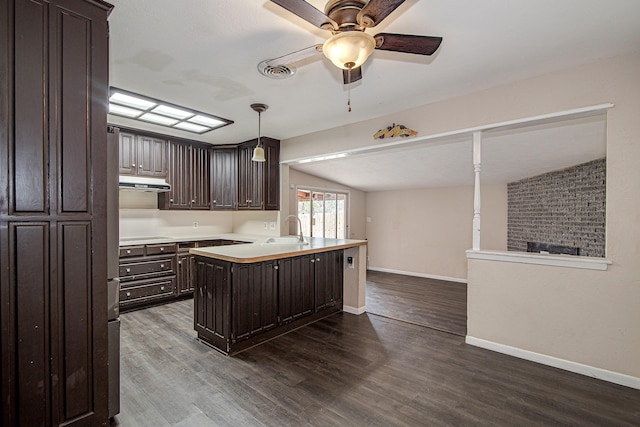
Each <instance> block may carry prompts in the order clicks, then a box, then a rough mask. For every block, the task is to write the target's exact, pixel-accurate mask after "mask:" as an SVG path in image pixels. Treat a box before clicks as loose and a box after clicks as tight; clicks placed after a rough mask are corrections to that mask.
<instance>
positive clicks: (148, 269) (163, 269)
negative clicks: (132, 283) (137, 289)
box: [120, 257, 176, 280]
mask: <svg viewBox="0 0 640 427" xmlns="http://www.w3.org/2000/svg"><path fill="white" fill-rule="evenodd" d="M175 270H176V269H175V257H171V258H166V257H165V258H155V259H144V258H143V259H140V260H135V261H131V262H126V263H123V262H121V263H120V278H121V279H124V280H126V279H136V278H144V277H147V276H158V275H169V274H173V273H175Z"/></svg>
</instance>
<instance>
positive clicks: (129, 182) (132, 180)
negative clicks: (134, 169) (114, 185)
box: [119, 175, 171, 193]
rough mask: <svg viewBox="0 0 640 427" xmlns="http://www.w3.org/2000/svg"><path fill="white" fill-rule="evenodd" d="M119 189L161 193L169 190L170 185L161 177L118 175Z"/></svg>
mask: <svg viewBox="0 0 640 427" xmlns="http://www.w3.org/2000/svg"><path fill="white" fill-rule="evenodd" d="M119 187H120V189H121V190H135V191H152V192H155V193H162V192H165V191H170V190H171V185H169V184H168V183H167V181H165V180H164V179H162V178H147V177H143V176H127V175H120V185H119Z"/></svg>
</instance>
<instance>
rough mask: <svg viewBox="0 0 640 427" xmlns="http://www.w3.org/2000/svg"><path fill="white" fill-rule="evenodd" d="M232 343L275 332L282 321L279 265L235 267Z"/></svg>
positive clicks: (262, 263) (265, 263) (265, 264)
mask: <svg viewBox="0 0 640 427" xmlns="http://www.w3.org/2000/svg"><path fill="white" fill-rule="evenodd" d="M232 274H233V291H232V292H233V294H232V298H233V307H232V310H233V313H232V316H233V326H234V327H233V329H232V331H231V340H232V342H238V341H241V340H245V339H248V338H250V337H252V336H254V335H257V334H260V333H262V332H264V331H268V330H269V329H271V328H274V327H275V326H276V324H277V321H278V312H277V307H278V306H277V298H278V262H277V261H265V262H261V263H255V264H236V265H234V266H233V273H232Z"/></svg>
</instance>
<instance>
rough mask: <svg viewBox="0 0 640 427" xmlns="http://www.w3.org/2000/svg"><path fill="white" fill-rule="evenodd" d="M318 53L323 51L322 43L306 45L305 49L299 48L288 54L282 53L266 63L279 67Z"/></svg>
mask: <svg viewBox="0 0 640 427" xmlns="http://www.w3.org/2000/svg"><path fill="white" fill-rule="evenodd" d="M317 53H322V45H321V44H316V45H313V46H309V47H305V48H304V49H300V50H297V51H295V52H292V53H288V54H286V55H282V56H280V57H278V58H274V59H269V60H268V61H266V64H267V65H268V66H269V67H277V66H279V65H289V64H293V63H294V62H298V61H302V60H303V59H305V58H308V57H310V56H313V55H315V54H317Z"/></svg>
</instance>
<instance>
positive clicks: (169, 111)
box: [151, 105, 193, 120]
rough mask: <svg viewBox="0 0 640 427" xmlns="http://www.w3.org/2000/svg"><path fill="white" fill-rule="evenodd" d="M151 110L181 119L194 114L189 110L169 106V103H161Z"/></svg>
mask: <svg viewBox="0 0 640 427" xmlns="http://www.w3.org/2000/svg"><path fill="white" fill-rule="evenodd" d="M151 112H152V113H158V114H162V115H164V116H169V117H173V118H175V119H180V120H183V119H186V118H187V117H191V116H193V113H191V112H189V111H184V110H181V109H179V108H173V107H169V106H168V105H159V106H157V107H156V108H154V109H153V110H151Z"/></svg>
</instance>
